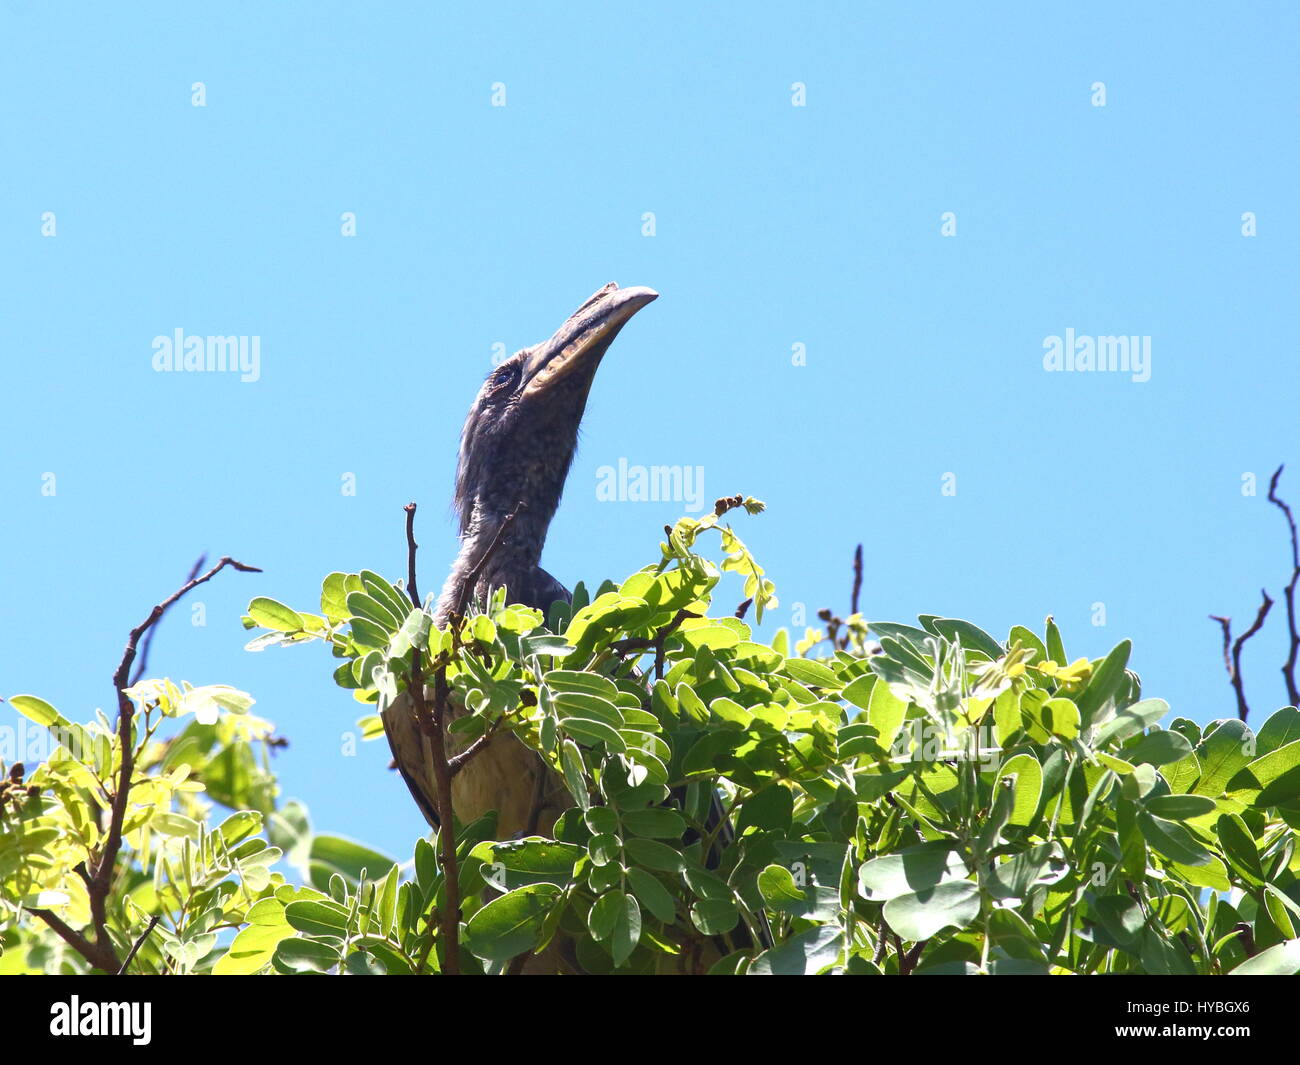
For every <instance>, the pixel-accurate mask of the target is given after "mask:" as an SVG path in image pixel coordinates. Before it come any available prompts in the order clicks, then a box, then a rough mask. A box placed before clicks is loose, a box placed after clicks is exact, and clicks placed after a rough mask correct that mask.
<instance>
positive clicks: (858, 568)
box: [849, 544, 862, 617]
mask: <svg viewBox="0 0 1300 1065" xmlns="http://www.w3.org/2000/svg"><path fill="white" fill-rule="evenodd" d="M861 594H862V545H861V544H858V547H857V550H856V551H854V552H853V593H852V594H851V595H850V596H849V616H850V617H852V616H853V615H854V614H856V613H857V612H858V596H859V595H861Z"/></svg>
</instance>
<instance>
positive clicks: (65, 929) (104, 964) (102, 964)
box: [31, 910, 118, 973]
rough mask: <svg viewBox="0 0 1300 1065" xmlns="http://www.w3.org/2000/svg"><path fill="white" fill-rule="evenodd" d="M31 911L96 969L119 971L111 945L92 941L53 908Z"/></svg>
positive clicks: (109, 971)
mask: <svg viewBox="0 0 1300 1065" xmlns="http://www.w3.org/2000/svg"><path fill="white" fill-rule="evenodd" d="M31 912H32V913H33V914H35V915H36V916H37V917H39V918H40V919H41V920H42V921H44V922H45V923H46V924H47V925H49V926H50V928H52V929H53V930H54V931H55V933H56V934H57V935H58V937H59V938H60V939H62V940H63V941H64V942H65V943H67V944H68V946H70V947H71V948H72V949H73V950H75V951H76V952H77V953H78V954H80V955H81V956H82V957H83V958H85V959H86V961H88V962H89V963H90V964H91V965H92V966H94V967H95V968H96V969H102V970H103V971H104V972H106V973H115V972H117V971H118V963H117V955H116V954H115V953H114V952H113V948H112V947H111V946H110V947H107V948H105V947H103V946H101V945H100V944H98V943H92V942H91V941H90V940H89V939H87V938H86V937H85V936H83V935H82V934H81V933H80V932H78V931H77V930H76V929H75V928H73V927H71V926H70V925H68V924H67V923H66V922H65V921H64V920H63V918H61V917H59V915H58V914H56V913H54V912H52V911H51V910H32V911H31Z"/></svg>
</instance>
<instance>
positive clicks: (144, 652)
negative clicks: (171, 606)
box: [131, 553, 208, 684]
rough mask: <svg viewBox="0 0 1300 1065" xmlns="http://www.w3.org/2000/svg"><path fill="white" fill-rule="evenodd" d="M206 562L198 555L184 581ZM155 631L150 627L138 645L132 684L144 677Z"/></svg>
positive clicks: (204, 555)
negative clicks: (137, 656)
mask: <svg viewBox="0 0 1300 1065" xmlns="http://www.w3.org/2000/svg"><path fill="white" fill-rule="evenodd" d="M207 560H208V556H207V554H206V553H204V554H202V555H199V557H198V558H197V559H195V561H194V565H192V566H191V567H190V572H189V576H187V577H186V578H185V580H186V581H192V580H193V579H194V578H195V577H197V576H198V575H199V570H201V569H202V568H203V563H205V562H206V561H207ZM164 613H165V611H164ZM158 620H159V621H161V620H162V615H159V617H158ZM157 631H158V626H157V625H156V624H155V625H152V626H150V628H149V631H148V632H146V633H145V635H144V642H143V643H142V644H141V645H140V660H139V661H138V662H137V663H136V664H135V671H134V672H133V673H132V674H131V683H132V684H139V683H140V678H142V677H143V676H144V671H145V670H146V669H148V668H149V648H150V647H152V646H153V634H154V633H155V632H157Z"/></svg>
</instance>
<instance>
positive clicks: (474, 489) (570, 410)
mask: <svg viewBox="0 0 1300 1065" xmlns="http://www.w3.org/2000/svg"><path fill="white" fill-rule="evenodd" d="M657 295H658V293H656V292H654V291H652V290H651V289H648V288H619V287H618V285H616V284H612V283H611V284H608V285H606V286H605V287H604V288H602V289H601V290H600V291H599V292H596V293H595V294H594V295H593V296H592V297H591V298H590V299H588V300H587V301H586V302H585V303H584V304H583V305H582V306H581V307H579V308H578V309H577V310H576V311H575V312H574V313H573V314H572V315H570V316H569V318H568V319H567V320H566V321H565V323H564V324H563V325H562V326H560V328H559V329H558V330H556V332H555V333H554V335H553V336H551V338H550V339H549V340H546V341H544V342H543V343H541V344H537V345H535V346H534V347H531V348H525V349H524V350H523V351H520V352H518V353H516V354H515V355H513V356H511V357H510V358H509V359H507V360H506V361H505V362H503V363H501V365H500V366H498V367H496V368H495V369H494V370H493V371H492V373H491V374H489V375H488V378H487V380H486V381H485V382H484V383H483V387H482V389H480V391H479V394H478V397H477V398H476V399H475V401H474V404H473V406H472V407H471V408H470V411H469V415H468V417H467V418H466V419H465V428H464V431H463V432H462V434H461V442H460V460H459V462H458V464H457V469H456V494H455V506H456V511H457V513H458V515H459V519H460V544H461V546H460V552H459V553H458V555H457V557H456V561H455V562H454V563H453V565H452V568H451V573H450V574H449V575H448V577H447V581H446V584H445V585H444V586H443V590H442V595H441V597H440V598H439V600H438V605H437V610H436V620H437V622H438V624H444V623H445V622H446V620H447V618H448V617H449V615H450V614H451V613H452V612H453V611H454V610H455V608H456V606H457V603H456V598H457V596H458V593H459V590H460V588H461V587H462V586H463V584H464V582H465V580H466V578H467V577H468V576H469V574H470V573H472V572H473V570H474V568H475V566H476V565H477V564H478V562H479V560H480V559H481V558H482V557H483V553H484V552H485V551H486V550H487V549H488V547H489V545H491V544H492V542H493V540H494V539H495V538H496V536H497V534H498V532H500V530H501V527H502V525H503V523H504V522H505V521H506V519H507V518H508V517H509V516H510V514H511V513H513V512H515V510H516V507H517V506H518V505H519V504H520V503H523V504H524V507H523V508H522V509H520V510H519V512H518V513H517V514H516V517H515V520H514V523H513V525H512V526H511V528H510V529H509V531H508V534H507V536H506V537H505V539H504V540H503V541H502V543H501V544H500V545H499V546H498V547H497V549H496V550H495V551H493V553H492V555H491V558H490V559H489V561H488V564H487V565H486V566H485V567H484V568H483V572H482V573H481V574H480V576H479V578H478V581H477V582H476V586H475V587H474V588H473V589H469V594H470V598H471V599H472V600H475V601H478V602H483V601H485V599H486V597H487V596H488V594H489V593H490V592H491V590H492V589H494V588H498V587H501V586H505V588H506V589H507V590H508V591H507V598H508V600H509V601H510V602H513V603H523V604H526V605H528V606H534V607H537V608H539V609H541V610H543V611H545V610H546V609H547V608H548V607H549V606H550V605H551V603H553V602H555V601H556V600H561V599H562V600H565V601H567V600H568V599H569V592H568V590H567V589H566V588H565V587H564V585H563V584H561V583H560V582H559V581H557V580H556V579H555V578H554V577H552V576H551V575H550V574H549V573H547V572H546V571H545V570H544V569H542V568H541V565H540V561H541V556H542V548H543V546H544V545H545V543H546V532H547V529H548V528H549V527H550V524H551V519H552V517H554V515H555V510H556V508H557V507H558V506H559V503H560V496H561V494H562V493H563V491H564V482H565V479H566V478H567V477H568V473H569V467H570V465H571V464H572V462H573V455H574V451H575V449H576V447H577V442H578V426H579V424H580V423H581V421H582V415H583V412H584V410H585V409H586V405H587V396H588V393H589V392H590V390H591V383H592V380H593V378H594V377H595V373H596V369H597V367H598V366H599V365H600V361H601V359H602V358H603V356H604V354H605V352H606V351H607V350H608V348H609V345H610V344H611V343H612V342H613V340H614V338H615V337H616V336H618V333H619V330H621V329H622V328H623V326H624V325H625V324H626V323H627V321H628V320H629V319H630V318H631V317H632V315H634V314H635V313H636V312H637V311H638V310H640V309H641V308H642V307H644V306H645V305H646V304H647V303H650V302H651V301H652V300H654V299H655V298H656V297H657ZM383 717H384V729H385V732H386V733H387V734H388V741H389V744H390V746H391V747H392V751H393V759H394V762H395V763H396V765H397V768H398V769H399V770H400V771H401V774H402V777H403V779H405V781H406V784H407V787H408V788H409V789H410V791H411V795H412V796H413V797H414V799H415V801H416V803H417V804H418V805H419V807H420V810H421V812H423V814H424V816H425V818H426V820H428V822H429V824H430V825H431V826H434V827H436V826H437V823H438V822H437V814H436V807H435V804H434V796H435V795H436V787H435V783H434V779H433V772H432V769H431V761H430V754H429V741H428V738H427V737H425V736H423V735H421V734H420V732H419V730H418V729H417V727H416V725H415V721H414V716H413V714H412V713H411V707H410V703H409V701H408V699H407V697H406V696H405V695H403V696H402V697H400V698H399V699H397V700H396V701H395V702H394V703H393V704H392V706H390V707H389V708H388V709H387V710H386V711H385V712H384V715H383ZM452 803H453V806H454V807H455V810H456V816H457V818H458V819H459V820H460V821H462V822H463V823H468V822H470V821H472V820H474V819H475V818H477V817H479V816H481V815H482V814H483V813H485V812H487V811H488V810H491V809H495V810H497V811H498V812H499V821H498V824H497V836H498V838H500V839H508V838H510V837H512V836H516V835H519V834H522V833H524V832H527V831H534V830H541V831H548V830H549V828H550V825H551V824H552V823H553V822H554V820H555V818H556V817H557V816H558V815H559V813H560V812H561V811H562V810H563V809H564V808H565V807H566V806H567V805H569V800H568V795H567V792H566V791H565V789H564V787H563V785H562V784H561V783H560V782H558V781H557V780H555V779H554V778H553V776H552V775H551V774H550V772H549V771H548V770H547V769H546V768H545V766H544V765H543V764H542V762H541V760H540V758H538V757H537V755H536V754H534V753H533V752H532V751H530V750H528V749H527V748H526V747H524V746H523V745H522V744H520V743H518V742H517V741H515V740H514V739H513V738H512V737H510V736H500V737H497V738H496V739H495V740H494V741H493V742H492V743H490V744H489V745H488V747H487V748H486V749H485V750H483V751H482V752H480V753H479V754H478V755H477V756H476V757H475V758H474V759H473V760H472V761H471V762H469V763H468V764H467V765H466V766H465V768H464V769H463V770H462V771H461V772H460V773H459V774H458V775H457V776H456V778H455V780H454V782H453V786H452Z"/></svg>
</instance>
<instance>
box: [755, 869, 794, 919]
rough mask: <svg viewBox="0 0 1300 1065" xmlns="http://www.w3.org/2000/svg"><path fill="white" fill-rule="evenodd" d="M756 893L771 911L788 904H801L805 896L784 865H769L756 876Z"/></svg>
mask: <svg viewBox="0 0 1300 1065" xmlns="http://www.w3.org/2000/svg"><path fill="white" fill-rule="evenodd" d="M758 891H759V894H761V895H762V896H763V901H764V902H766V903H767V904H768V905H769V906H771V907H772V908H773V909H778V910H779V909H781V908H782V907H783V906H786V905H788V904H790V903H802V902H803V901H804V898H805V895H804V893H803V891H801V890H800V888H799V885H798V884H796V883H795V882H794V874H793V873H791V872H790V870H789V869H787V868H786V867H785V866H784V865H769V866H768V867H767V868H766V869H764V870H763V871H762V872H761V873H759V874H758Z"/></svg>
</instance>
